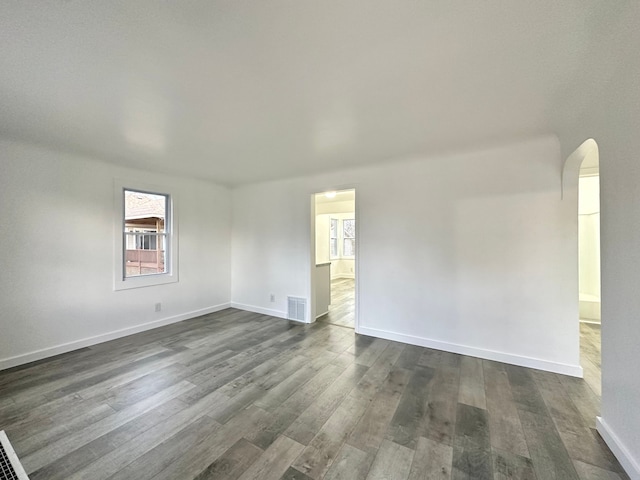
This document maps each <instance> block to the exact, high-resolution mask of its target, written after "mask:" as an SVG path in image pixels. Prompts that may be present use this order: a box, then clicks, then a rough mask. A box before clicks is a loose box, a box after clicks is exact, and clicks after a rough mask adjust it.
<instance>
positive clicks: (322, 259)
mask: <svg viewBox="0 0 640 480" xmlns="http://www.w3.org/2000/svg"><path fill="white" fill-rule="evenodd" d="M316 208H317V206H316ZM330 231H331V215H330V214H328V213H323V214H320V215H316V263H326V262H331V250H330V248H331V246H330V242H329V234H330Z"/></svg>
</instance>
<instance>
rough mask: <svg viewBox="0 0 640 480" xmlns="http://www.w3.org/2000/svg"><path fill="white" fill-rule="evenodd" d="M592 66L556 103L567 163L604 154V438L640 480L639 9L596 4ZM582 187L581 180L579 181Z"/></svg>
mask: <svg viewBox="0 0 640 480" xmlns="http://www.w3.org/2000/svg"><path fill="white" fill-rule="evenodd" d="M591 6H592V9H593V13H592V14H591V18H593V20H594V21H592V22H591V28H593V32H592V34H591V35H590V37H589V38H588V39H586V38H585V43H584V45H583V48H584V50H585V51H588V52H589V59H588V61H587V62H584V64H583V65H582V66H581V68H580V69H578V70H576V71H575V73H574V75H573V77H572V78H571V79H567V85H568V86H569V88H567V89H566V90H565V91H564V92H563V94H562V95H561V96H558V98H557V104H556V106H555V108H556V120H555V125H554V127H553V130H554V131H555V132H556V133H557V134H558V137H559V139H560V141H561V146H562V152H563V157H564V158H566V157H569V155H570V154H571V153H572V152H573V151H574V150H575V149H576V148H577V147H578V146H579V145H580V144H581V143H582V142H583V141H584V140H585V139H588V138H591V137H592V138H594V139H595V140H596V141H597V143H598V149H599V165H600V167H599V171H600V206H601V231H600V235H601V261H602V263H601V268H602V289H601V290H602V291H601V299H602V406H601V420H600V422H599V424H598V431H599V432H600V433H601V434H602V436H603V438H604V439H605V440H606V442H607V444H608V445H609V446H610V447H611V449H612V450H613V452H614V453H615V455H616V456H617V458H618V459H619V460H620V462H621V463H622V465H623V466H624V467H625V469H626V471H627V473H628V474H629V476H630V477H631V478H632V479H634V480H640V415H638V399H639V398H640V375H638V372H637V369H636V368H633V366H634V365H637V364H638V362H639V361H640V350H639V349H638V345H640V322H639V321H638V312H639V311H640V296H639V295H638V285H640V253H639V252H638V245H639V244H640V210H639V209H638V198H640V162H639V161H638V158H639V157H640V136H638V132H640V89H638V78H640V62H638V60H637V58H638V54H637V52H638V51H639V50H640V29H638V27H637V26H638V23H639V22H640V3H638V2H619V3H616V4H615V5H612V4H604V3H599V4H591ZM576 183H577V179H576Z"/></svg>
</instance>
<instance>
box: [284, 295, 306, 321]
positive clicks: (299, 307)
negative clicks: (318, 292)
mask: <svg viewBox="0 0 640 480" xmlns="http://www.w3.org/2000/svg"><path fill="white" fill-rule="evenodd" d="M287 300H288V305H289V308H288V310H287V318H288V319H289V320H297V321H298V322H306V321H307V320H306V318H307V317H306V314H307V299H306V298H300V297H287Z"/></svg>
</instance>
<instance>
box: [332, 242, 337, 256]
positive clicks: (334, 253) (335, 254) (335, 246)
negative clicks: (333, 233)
mask: <svg viewBox="0 0 640 480" xmlns="http://www.w3.org/2000/svg"><path fill="white" fill-rule="evenodd" d="M337 256H338V239H337V238H332V239H331V257H337Z"/></svg>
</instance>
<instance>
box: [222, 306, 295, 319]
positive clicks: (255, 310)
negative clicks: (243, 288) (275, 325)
mask: <svg viewBox="0 0 640 480" xmlns="http://www.w3.org/2000/svg"><path fill="white" fill-rule="evenodd" d="M231 308H237V309H238V310H245V311H247V312H253V313H261V314H262V315H269V316H271V317H278V318H284V319H285V320H287V312H283V311H281V310H272V309H270V308H263V307H257V306H255V305H246V304H244V303H236V302H231ZM303 323H304V322H303Z"/></svg>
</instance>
